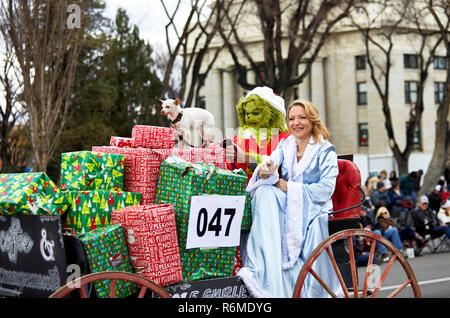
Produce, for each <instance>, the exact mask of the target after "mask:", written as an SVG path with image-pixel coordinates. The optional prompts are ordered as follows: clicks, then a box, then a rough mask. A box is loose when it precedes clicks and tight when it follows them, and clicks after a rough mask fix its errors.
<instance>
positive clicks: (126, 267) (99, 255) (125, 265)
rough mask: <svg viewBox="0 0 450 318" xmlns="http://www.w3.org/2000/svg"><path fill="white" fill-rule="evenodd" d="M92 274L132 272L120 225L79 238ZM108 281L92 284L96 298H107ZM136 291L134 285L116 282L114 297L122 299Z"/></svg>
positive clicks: (100, 229) (109, 283)
mask: <svg viewBox="0 0 450 318" xmlns="http://www.w3.org/2000/svg"><path fill="white" fill-rule="evenodd" d="M79 239H80V240H81V242H82V243H83V249H84V252H85V254H86V258H87V260H88V263H89V267H90V269H91V272H92V273H97V272H105V271H123V272H129V273H132V272H133V266H132V265H131V259H130V254H129V253H128V247H127V243H126V241H125V236H124V234H123V230H122V226H121V225H120V224H114V225H108V226H105V227H102V228H98V229H95V230H93V231H91V232H89V233H86V234H85V235H82V236H80V237H79ZM110 286H111V281H110V280H103V281H97V282H95V283H94V287H95V291H96V293H97V296H98V297H100V298H106V297H109V290H110ZM136 291H137V286H136V284H135V283H132V282H130V281H123V280H118V281H117V285H116V297H118V298H124V297H127V296H130V295H132V294H133V293H135V292H136Z"/></svg>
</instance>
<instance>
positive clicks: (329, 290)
mask: <svg viewBox="0 0 450 318" xmlns="http://www.w3.org/2000/svg"><path fill="white" fill-rule="evenodd" d="M309 272H310V273H311V274H312V275H313V276H314V278H315V279H317V281H318V282H319V284H320V285H321V286H322V287H323V288H325V289H326V291H327V292H328V294H330V295H331V297H333V298H337V296H336V294H335V293H333V291H332V290H331V289H330V287H328V285H327V284H326V283H325V282H324V281H323V280H322V279H321V278H320V277H319V275H317V273H316V272H315V271H314V270H313V269H312V268H311V269H310V270H309Z"/></svg>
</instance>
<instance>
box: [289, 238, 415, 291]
mask: <svg viewBox="0 0 450 318" xmlns="http://www.w3.org/2000/svg"><path fill="white" fill-rule="evenodd" d="M353 236H361V237H363V238H367V239H369V240H370V245H371V248H370V254H369V261H368V263H367V269H366V275H365V279H364V285H363V291H362V297H363V298H365V297H366V296H367V291H368V281H369V276H370V273H371V268H372V261H373V256H374V252H375V244H376V243H377V241H378V242H380V243H381V244H383V245H384V246H386V248H387V249H388V250H389V251H390V252H391V253H392V256H391V258H390V260H389V262H388V264H387V266H386V268H385V270H384V272H383V274H382V275H381V278H380V281H379V282H378V284H377V286H376V288H375V290H374V291H373V293H372V298H375V297H376V296H377V294H378V292H379V291H380V288H381V285H382V284H383V282H384V280H385V279H386V277H387V274H388V272H389V271H390V269H391V267H392V264H393V263H394V261H395V260H398V261H399V263H400V264H401V265H402V267H403V269H404V271H405V273H406V276H407V279H406V281H405V282H404V283H403V284H402V285H401V286H400V287H398V288H397V289H396V290H395V291H393V292H392V293H391V294H390V295H389V296H388V298H392V297H395V296H396V295H397V294H398V293H400V292H401V291H402V290H403V289H404V288H405V287H406V286H408V285H409V284H411V287H412V290H413V293H414V296H415V297H416V298H421V297H422V294H421V292H420V288H419V284H418V283H417V280H416V277H415V275H414V273H413V271H412V269H411V266H410V265H409V263H408V262H407V261H406V259H405V257H404V256H403V255H402V253H401V252H400V251H399V250H398V249H397V248H396V247H395V246H394V245H393V244H392V243H391V242H390V241H389V240H387V239H385V238H384V237H382V236H380V235H378V234H376V233H373V232H370V231H366V230H356V229H348V230H343V231H340V232H337V233H334V234H333V235H331V236H330V237H328V238H327V239H326V240H324V241H323V242H322V243H320V244H319V246H317V247H316V248H315V249H314V251H313V252H312V253H311V255H310V256H309V257H308V259H307V260H306V262H305V264H304V265H303V267H302V269H301V270H300V274H299V276H298V278H297V283H296V285H295V289H294V293H293V297H296V298H299V297H300V294H301V291H302V287H303V284H304V282H305V279H306V276H307V275H308V273H311V275H313V277H314V278H315V279H317V281H318V282H319V283H320V285H321V286H322V287H324V288H325V290H326V291H327V292H328V294H329V295H330V296H332V297H334V298H336V297H337V296H336V295H335V294H334V293H333V292H332V291H331V289H330V288H329V287H328V286H327V285H326V283H325V282H324V281H323V280H322V279H321V278H320V277H319V276H318V275H317V273H316V272H315V271H314V270H313V269H312V266H313V263H314V261H315V260H316V259H317V258H318V257H319V256H320V255H321V254H322V253H323V252H324V251H326V253H327V254H328V257H329V258H330V260H331V263H332V265H333V268H334V270H335V272H336V274H337V276H338V279H339V282H340V284H341V287H342V290H343V291H344V294H345V297H346V298H350V294H349V292H348V290H347V287H346V286H345V283H344V280H343V279H342V275H341V273H340V271H339V268H338V266H337V263H336V260H335V259H334V256H333V253H332V252H331V249H330V246H331V244H332V243H334V242H336V241H338V240H340V239H345V238H346V239H347V243H348V250H349V254H350V267H351V273H352V283H353V294H354V297H355V298H358V281H357V274H356V265H355V264H356V263H355V254H354V252H353V241H352V239H353Z"/></svg>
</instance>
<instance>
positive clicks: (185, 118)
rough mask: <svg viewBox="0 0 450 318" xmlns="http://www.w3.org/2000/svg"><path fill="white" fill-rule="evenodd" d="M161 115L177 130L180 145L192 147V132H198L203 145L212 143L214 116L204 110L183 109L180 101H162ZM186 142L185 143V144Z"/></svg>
mask: <svg viewBox="0 0 450 318" xmlns="http://www.w3.org/2000/svg"><path fill="white" fill-rule="evenodd" d="M160 101H161V103H162V105H161V114H162V115H165V116H167V117H168V118H169V120H170V126H171V127H173V128H175V129H176V130H177V136H178V138H177V139H179V140H180V141H182V142H180V143H178V145H179V146H180V145H183V144H184V145H189V146H191V144H190V142H191V132H192V131H196V132H198V133H199V134H200V136H201V137H202V138H203V145H202V146H207V145H209V144H210V143H211V140H212V137H213V133H214V128H215V120H214V116H213V115H212V114H211V113H210V112H209V111H207V110H205V109H203V108H191V107H188V108H181V105H180V99H178V98H177V99H167V100H165V101H163V100H160ZM183 141H184V142H183Z"/></svg>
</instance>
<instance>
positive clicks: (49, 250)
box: [40, 229, 55, 262]
mask: <svg viewBox="0 0 450 318" xmlns="http://www.w3.org/2000/svg"><path fill="white" fill-rule="evenodd" d="M54 246H55V243H54V242H53V240H52V241H47V230H46V229H42V230H41V244H40V248H41V255H42V257H43V258H44V260H46V261H47V262H50V261H54V260H55V257H54V256H53V247H54Z"/></svg>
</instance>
